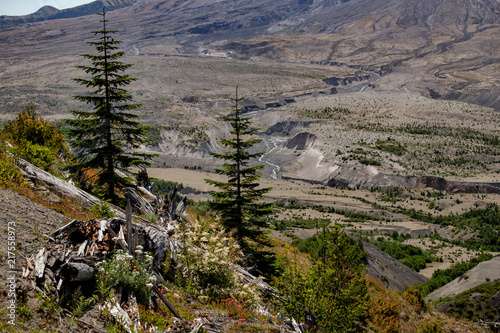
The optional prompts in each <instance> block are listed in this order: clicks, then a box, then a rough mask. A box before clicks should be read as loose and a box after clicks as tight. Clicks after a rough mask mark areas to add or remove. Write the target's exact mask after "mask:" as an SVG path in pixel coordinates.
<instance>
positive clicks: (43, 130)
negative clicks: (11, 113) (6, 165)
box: [2, 104, 69, 170]
mask: <svg viewBox="0 0 500 333" xmlns="http://www.w3.org/2000/svg"><path fill="white" fill-rule="evenodd" d="M2 137H3V138H4V139H5V140H7V141H8V142H10V143H11V144H12V145H13V146H14V149H13V153H14V154H15V155H16V156H18V157H20V158H23V159H26V160H27V161H28V162H30V163H32V164H34V165H36V166H38V167H40V168H43V169H44V170H49V169H50V167H51V166H52V165H54V164H55V163H56V161H60V162H61V159H60V156H68V155H69V147H68V145H67V144H66V139H65V138H64V136H63V134H62V132H61V128H60V125H59V126H54V125H53V124H51V123H50V122H48V121H47V120H45V119H43V118H41V117H37V116H36V107H35V105H34V104H28V105H27V106H26V107H25V108H24V110H22V111H20V112H19V113H18V115H17V117H16V118H14V119H13V120H12V121H11V122H9V123H6V124H4V127H3V129H2Z"/></svg>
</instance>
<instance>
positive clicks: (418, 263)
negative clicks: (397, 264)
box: [363, 231, 440, 272]
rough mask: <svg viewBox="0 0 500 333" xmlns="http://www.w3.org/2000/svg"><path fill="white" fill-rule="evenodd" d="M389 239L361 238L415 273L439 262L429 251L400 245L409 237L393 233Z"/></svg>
mask: <svg viewBox="0 0 500 333" xmlns="http://www.w3.org/2000/svg"><path fill="white" fill-rule="evenodd" d="M390 237H391V239H386V238H384V237H381V236H380V237H377V239H374V238H372V237H363V239H364V240H366V241H368V242H370V243H371V244H373V245H375V246H376V247H377V248H378V249H379V250H382V251H384V252H385V253H387V254H389V255H390V256H392V257H394V258H396V259H398V260H400V261H401V262H403V263H404V264H405V265H407V266H408V267H410V268H411V269H413V270H414V271H416V272H419V271H420V270H421V269H424V268H426V267H427V264H429V263H431V262H435V261H439V260H440V259H439V258H437V257H435V256H433V255H432V254H431V253H430V252H429V251H424V250H422V249H421V248H419V247H416V246H413V245H407V244H402V242H403V241H404V240H406V239H408V238H410V236H409V235H398V233H397V232H396V231H395V232H394V233H393V234H391V235H390Z"/></svg>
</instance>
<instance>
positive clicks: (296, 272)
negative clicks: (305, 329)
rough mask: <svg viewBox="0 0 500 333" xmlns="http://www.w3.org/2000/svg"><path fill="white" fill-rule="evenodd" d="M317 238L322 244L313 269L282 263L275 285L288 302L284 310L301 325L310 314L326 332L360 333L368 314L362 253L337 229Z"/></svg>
mask: <svg viewBox="0 0 500 333" xmlns="http://www.w3.org/2000/svg"><path fill="white" fill-rule="evenodd" d="M317 238H318V239H321V241H322V242H321V246H320V247H319V248H317V250H316V251H315V252H313V253H312V254H311V260H312V262H313V266H312V267H311V268H310V269H307V270H306V269H303V268H302V267H300V266H299V265H298V264H296V263H294V262H282V263H281V266H282V267H281V269H282V272H283V273H282V275H281V277H280V278H278V279H276V281H275V285H276V287H277V288H278V289H279V290H280V292H281V293H282V295H283V299H284V300H285V302H286V303H285V305H284V307H285V309H286V311H287V313H288V314H289V315H290V316H292V317H294V318H295V319H297V320H299V321H304V318H305V316H306V313H307V312H311V313H312V314H314V315H315V316H316V318H317V319H318V324H319V328H320V329H321V330H322V331H324V332H359V331H360V329H361V326H362V325H363V323H364V322H365V320H366V316H367V310H368V292H367V286H366V281H365V278H364V274H363V271H362V270H363V266H362V265H361V263H360V259H361V257H362V256H363V254H362V251H360V249H359V247H358V246H357V243H356V242H354V241H353V240H352V239H350V238H349V237H347V236H346V235H345V233H344V232H343V230H342V229H341V228H340V227H339V226H338V225H336V226H335V227H334V228H324V229H323V231H322V232H320V233H318V234H317Z"/></svg>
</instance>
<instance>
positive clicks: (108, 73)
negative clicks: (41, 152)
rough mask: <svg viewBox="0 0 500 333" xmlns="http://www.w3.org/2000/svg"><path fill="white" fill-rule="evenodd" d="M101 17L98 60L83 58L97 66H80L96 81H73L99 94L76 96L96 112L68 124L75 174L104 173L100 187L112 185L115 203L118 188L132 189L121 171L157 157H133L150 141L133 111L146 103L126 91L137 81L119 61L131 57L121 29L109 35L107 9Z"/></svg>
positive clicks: (79, 113)
mask: <svg viewBox="0 0 500 333" xmlns="http://www.w3.org/2000/svg"><path fill="white" fill-rule="evenodd" d="M98 15H101V16H102V20H101V21H100V22H102V25H103V26H102V30H98V31H92V33H93V34H94V35H95V36H99V37H98V40H96V41H92V42H88V44H90V45H92V46H94V47H95V48H96V51H97V55H92V54H83V55H82V57H84V58H85V59H88V60H90V62H91V65H90V66H85V65H81V66H77V68H80V69H82V70H84V71H85V72H86V73H87V74H91V75H92V77H91V78H76V79H73V80H75V81H76V82H78V83H80V84H82V85H84V86H86V87H87V88H92V89H93V90H92V91H91V92H90V93H89V94H86V95H78V96H74V97H75V98H76V99H78V100H80V101H82V102H85V103H87V104H91V105H93V110H92V111H74V110H73V111H70V112H71V113H72V114H73V115H74V116H75V118H76V119H67V120H66V123H67V124H68V125H69V126H70V129H68V134H69V137H70V140H69V141H70V144H71V146H72V147H73V149H74V151H75V157H76V158H75V163H74V164H73V165H71V166H70V168H69V169H70V170H72V171H79V170H86V169H98V170H99V172H98V174H97V181H98V184H99V185H107V197H108V198H109V199H111V200H113V201H115V200H116V193H115V188H118V187H121V186H127V185H129V184H128V181H127V179H126V178H124V177H120V176H119V175H118V174H117V172H116V171H117V169H123V170H126V169H127V168H128V167H131V166H137V167H143V166H149V165H150V163H149V162H148V160H151V159H152V158H153V157H154V156H155V155H151V154H145V153H137V152H131V150H132V149H134V148H138V147H139V146H140V145H141V144H142V143H145V142H146V138H145V134H146V130H147V129H148V127H146V126H141V124H140V123H139V122H138V121H136V119H137V117H138V116H137V115H134V114H132V113H130V112H129V111H131V110H134V109H136V108H138V107H139V106H140V105H141V104H137V103H130V100H131V99H132V96H131V95H130V94H129V93H128V92H127V91H126V90H125V89H123V88H122V87H124V86H126V85H128V84H129V83H131V82H133V81H135V80H136V78H132V77H130V76H129V75H125V74H122V73H123V72H124V71H125V70H126V69H127V68H129V67H130V66H131V65H130V64H125V63H123V62H120V61H118V59H119V58H121V57H122V56H123V55H124V54H125V53H124V52H122V51H117V50H118V46H117V45H118V44H120V43H121V42H120V41H117V40H115V39H114V38H113V35H114V34H115V33H116V32H117V30H108V28H107V26H106V23H107V22H108V21H107V20H106V12H105V10H104V9H103V12H102V14H98Z"/></svg>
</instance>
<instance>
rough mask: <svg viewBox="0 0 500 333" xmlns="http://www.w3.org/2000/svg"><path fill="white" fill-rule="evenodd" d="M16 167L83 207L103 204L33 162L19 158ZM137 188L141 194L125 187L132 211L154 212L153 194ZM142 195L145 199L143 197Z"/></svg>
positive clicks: (119, 214)
mask: <svg viewBox="0 0 500 333" xmlns="http://www.w3.org/2000/svg"><path fill="white" fill-rule="evenodd" d="M18 167H19V170H20V171H21V172H22V173H23V175H24V176H25V177H26V178H27V179H29V180H30V181H31V182H33V183H34V184H43V185H45V186H46V187H47V188H48V189H49V190H50V191H51V192H53V193H56V194H57V195H59V196H62V197H67V198H71V199H72V200H74V201H75V202H78V203H80V204H81V205H82V206H83V207H84V208H91V207H92V206H95V205H101V204H103V202H102V201H101V200H100V199H99V198H97V197H95V196H93V195H91V194H89V193H87V192H85V191H84V190H82V189H80V188H78V187H76V186H75V185H73V184H71V183H69V182H66V181H64V180H62V179H60V178H57V177H55V176H53V175H51V174H50V173H48V172H46V171H44V170H42V169H40V168H38V167H36V166H34V165H33V164H31V163H29V162H27V161H25V160H22V159H20V160H19V162H18ZM138 190H139V192H141V195H140V194H138V193H137V191H136V190H135V189H133V188H127V189H126V193H127V195H128V197H130V198H131V201H132V204H133V208H134V212H136V213H138V214H144V215H146V214H152V213H154V211H155V208H154V207H153V203H154V202H155V198H154V195H153V194H152V193H150V192H149V191H148V190H146V189H145V188H142V187H139V188H138ZM143 196H144V197H146V198H147V199H145V198H144V197H143ZM148 200H149V201H148ZM109 205H110V208H111V210H113V211H114V212H115V216H116V217H120V218H125V212H124V210H123V209H121V208H120V207H118V206H115V205H112V204H109Z"/></svg>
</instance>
